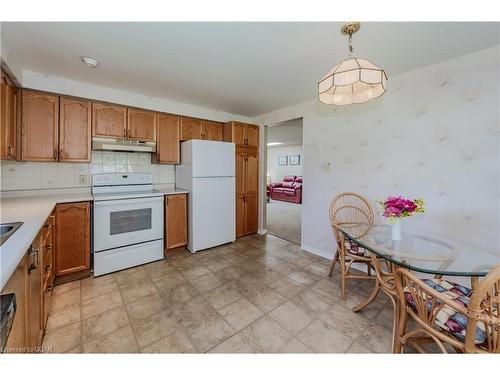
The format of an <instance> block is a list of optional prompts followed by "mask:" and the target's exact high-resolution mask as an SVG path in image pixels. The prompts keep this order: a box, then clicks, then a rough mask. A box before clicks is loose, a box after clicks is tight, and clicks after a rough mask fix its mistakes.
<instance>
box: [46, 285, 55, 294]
mask: <svg viewBox="0 0 500 375" xmlns="http://www.w3.org/2000/svg"><path fill="white" fill-rule="evenodd" d="M53 289H54V285H53V284H49V285H47V289H45V293H49V292H52V290H53Z"/></svg>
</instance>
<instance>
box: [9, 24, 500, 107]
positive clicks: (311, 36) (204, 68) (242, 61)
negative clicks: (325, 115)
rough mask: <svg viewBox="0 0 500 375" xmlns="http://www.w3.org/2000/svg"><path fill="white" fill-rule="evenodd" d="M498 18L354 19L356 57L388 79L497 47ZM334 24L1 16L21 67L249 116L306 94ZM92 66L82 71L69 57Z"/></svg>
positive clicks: (326, 66)
mask: <svg viewBox="0 0 500 375" xmlns="http://www.w3.org/2000/svg"><path fill="white" fill-rule="evenodd" d="M499 25H500V23H416V22H408V23H394V22H393V23H391V22H381V23H362V25H361V30H360V31H359V32H358V33H357V34H356V35H355V36H354V38H353V39H354V41H353V43H354V48H355V51H356V54H357V56H359V57H364V58H368V59H369V60H371V61H372V62H374V63H375V64H377V65H379V66H381V67H383V68H384V69H386V71H387V74H388V76H389V87H390V77H391V76H394V75H396V74H399V73H403V72H406V71H410V70H414V69H416V68H419V67H422V66H426V65H429V64H433V63H437V62H440V61H444V60H447V59H450V58H454V57H457V56H461V55H464V54H468V53H471V52H474V51H477V50H481V49H484V48H488V47H491V46H493V45H496V44H499V30H500V29H499ZM340 26H341V23H336V22H332V23H312V22H301V23H292V22H282V23H278V22H275V23H257V22H254V23H252V22H244V23H222V22H212V23H210V22H199V23H193V22H190V23H145V22H122V23H110V22H104V23H96V22H89V23H82V22H78V23H64V22H62V23H56V22H47V23H36V22H34V23H21V22H14V23H2V43H4V45H5V46H6V47H7V48H8V50H9V53H11V54H12V55H14V56H15V57H16V60H17V61H18V63H19V65H20V67H21V69H23V70H31V71H35V72H39V73H44V74H49V75H55V76H60V77H63V78H68V79H74V80H79V81H84V82H88V83H94V84H99V85H103V86H108V87H112V88H117V89H122V90H128V91H133V92H137V93H142V94H145V95H149V96H156V97H162V98H166V99H170V100H174V101H179V102H183V103H188V104H193V105H199V106H203V107H208V108H213V109H217V110H221V111H226V112H231V113H235V114H240V115H245V116H256V115H259V114H262V113H266V112H269V111H272V110H275V109H278V108H282V107H285V106H289V105H293V104H296V103H299V102H302V101H305V100H308V99H312V98H314V97H316V83H317V82H318V80H319V79H321V78H322V77H323V75H325V74H326V73H327V72H328V71H329V70H330V69H331V68H332V67H333V66H334V65H336V64H337V63H338V62H339V61H340V60H341V59H343V58H345V57H346V53H347V48H346V43H347V41H346V38H345V36H343V35H341V34H340V32H339V29H340ZM81 55H87V56H92V57H96V58H97V59H99V60H100V61H101V63H102V64H101V66H100V67H98V68H97V69H95V70H90V69H88V68H85V67H84V66H83V65H82V64H81V63H80V61H79V56H81Z"/></svg>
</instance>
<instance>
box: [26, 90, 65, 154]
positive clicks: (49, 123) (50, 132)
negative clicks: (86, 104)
mask: <svg viewBox="0 0 500 375" xmlns="http://www.w3.org/2000/svg"><path fill="white" fill-rule="evenodd" d="M21 127H22V134H21V139H22V147H21V160H23V161H57V159H58V146H59V96H57V95H49V94H44V93H39V92H34V91H26V90H23V92H22V125H21Z"/></svg>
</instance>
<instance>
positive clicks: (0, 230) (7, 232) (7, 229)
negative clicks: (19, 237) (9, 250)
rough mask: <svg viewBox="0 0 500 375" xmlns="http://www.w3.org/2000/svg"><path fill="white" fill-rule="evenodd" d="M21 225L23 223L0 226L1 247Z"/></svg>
mask: <svg viewBox="0 0 500 375" xmlns="http://www.w3.org/2000/svg"><path fill="white" fill-rule="evenodd" d="M21 225H23V223H21V222H16V223H5V224H0V245H2V244H3V243H4V242H5V241H7V240H8V239H9V237H10V236H12V235H13V234H14V232H15V231H16V230H18V229H19V228H20V227H21Z"/></svg>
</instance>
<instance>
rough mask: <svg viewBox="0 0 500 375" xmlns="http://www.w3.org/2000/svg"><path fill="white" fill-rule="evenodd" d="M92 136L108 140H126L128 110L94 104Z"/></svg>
mask: <svg viewBox="0 0 500 375" xmlns="http://www.w3.org/2000/svg"><path fill="white" fill-rule="evenodd" d="M92 135H94V136H96V137H106V138H126V137H127V108H125V107H119V106H114V105H111V104H104V103H92Z"/></svg>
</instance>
